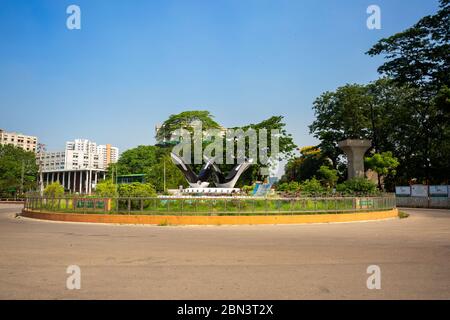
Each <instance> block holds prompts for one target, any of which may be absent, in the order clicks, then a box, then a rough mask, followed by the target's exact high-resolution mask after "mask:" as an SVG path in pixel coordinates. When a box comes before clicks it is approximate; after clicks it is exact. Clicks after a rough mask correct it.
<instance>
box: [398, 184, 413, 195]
mask: <svg viewBox="0 0 450 320" xmlns="http://www.w3.org/2000/svg"><path fill="white" fill-rule="evenodd" d="M395 194H396V195H397V196H401V197H409V196H410V195H411V187H410V186H401V187H395Z"/></svg>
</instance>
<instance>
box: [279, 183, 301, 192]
mask: <svg viewBox="0 0 450 320" xmlns="http://www.w3.org/2000/svg"><path fill="white" fill-rule="evenodd" d="M299 190H300V184H299V183H298V182H296V181H291V182H283V183H281V184H280V185H278V187H277V191H282V192H289V193H295V192H298V191H299Z"/></svg>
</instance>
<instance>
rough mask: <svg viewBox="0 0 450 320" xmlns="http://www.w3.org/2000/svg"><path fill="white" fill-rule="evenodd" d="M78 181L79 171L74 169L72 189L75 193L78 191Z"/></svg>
mask: <svg viewBox="0 0 450 320" xmlns="http://www.w3.org/2000/svg"><path fill="white" fill-rule="evenodd" d="M76 183H77V172H76V171H74V172H73V189H72V192H73V193H75V192H76Z"/></svg>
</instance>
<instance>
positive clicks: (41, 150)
mask: <svg viewBox="0 0 450 320" xmlns="http://www.w3.org/2000/svg"><path fill="white" fill-rule="evenodd" d="M45 150H46V149H45V144H43V143H38V146H37V154H38V156H39V193H40V195H41V197H42V196H43V195H44V177H43V174H42V166H43V163H42V157H43V156H44V153H45Z"/></svg>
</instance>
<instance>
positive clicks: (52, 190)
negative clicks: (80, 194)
mask: <svg viewBox="0 0 450 320" xmlns="http://www.w3.org/2000/svg"><path fill="white" fill-rule="evenodd" d="M44 195H45V196H46V197H49V198H58V197H62V196H63V195H64V187H63V186H62V185H61V184H60V183H59V182H53V183H51V184H49V185H48V186H46V187H45V189H44Z"/></svg>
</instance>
